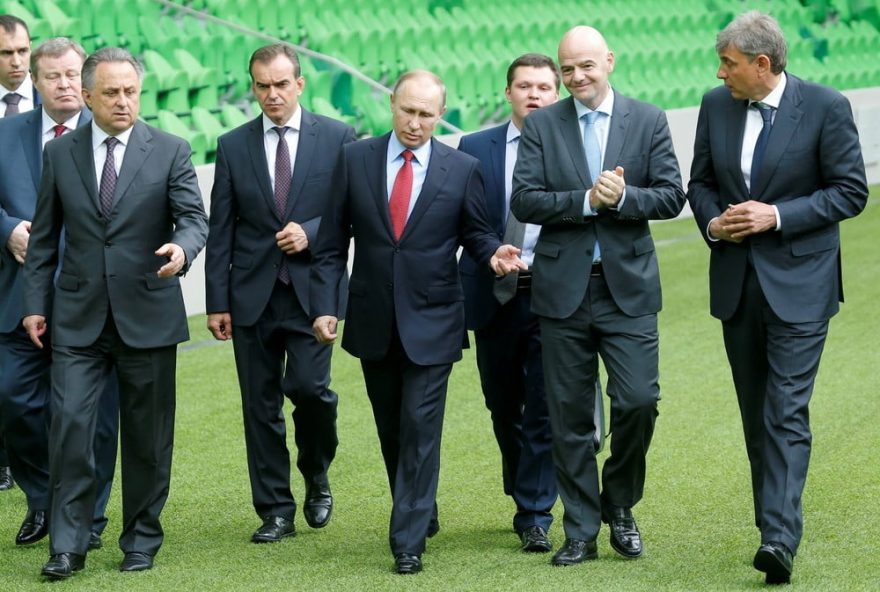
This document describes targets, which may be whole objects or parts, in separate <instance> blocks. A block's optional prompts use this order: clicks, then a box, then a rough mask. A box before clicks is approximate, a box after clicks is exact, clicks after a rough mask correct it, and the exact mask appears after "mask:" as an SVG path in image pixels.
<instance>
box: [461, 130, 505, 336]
mask: <svg viewBox="0 0 880 592" xmlns="http://www.w3.org/2000/svg"><path fill="white" fill-rule="evenodd" d="M507 126H508V124H507V123H506V122H505V123H504V124H502V125H499V126H497V127H493V128H490V129H487V130H483V131H480V132H476V133H473V134H468V135H467V136H463V137H462V138H461V140H460V141H459V144H458V149H459V150H461V151H462V152H464V153H465V154H470V155H471V156H473V157H474V158H476V159H477V160H479V161H480V164H481V165H482V167H483V168H482V170H483V185H484V187H485V192H484V198H485V200H486V214H487V215H488V217H489V224H490V225H491V226H492V230H494V231H495V235H496V236H497V237H498V239H499V240H503V239H504V229H505V227H506V223H507V203H506V200H505V196H504V179H505V177H504V160H505V156H506V154H507ZM459 266H460V269H461V285H462V287H463V288H464V311H465V321H466V324H467V328H468V329H471V330H477V329H482V328H483V327H485V326H486V325H488V324H489V322H490V321H491V320H492V319H493V318H494V316H495V313H496V312H497V311H498V309H499V308H500V307H501V304H500V303H499V302H498V300H497V299H496V298H495V295H494V294H493V292H492V287H493V286H494V284H495V281H496V280H495V274H494V273H493V272H492V269H491V268H489V267H488V266H487V265H479V264H478V263H477V262H476V261H474V258H473V257H471V256H470V255H469V254H468V253H467V251H465V252H464V253H462V255H461V258H460V259H459Z"/></svg>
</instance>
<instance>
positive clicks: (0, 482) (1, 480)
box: [0, 467, 15, 491]
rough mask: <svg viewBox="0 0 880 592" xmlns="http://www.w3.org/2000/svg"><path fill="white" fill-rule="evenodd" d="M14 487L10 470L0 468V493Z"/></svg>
mask: <svg viewBox="0 0 880 592" xmlns="http://www.w3.org/2000/svg"><path fill="white" fill-rule="evenodd" d="M13 487H15V479H13V478H12V469H10V468H9V467H0V491H5V490H7V489H12V488H13Z"/></svg>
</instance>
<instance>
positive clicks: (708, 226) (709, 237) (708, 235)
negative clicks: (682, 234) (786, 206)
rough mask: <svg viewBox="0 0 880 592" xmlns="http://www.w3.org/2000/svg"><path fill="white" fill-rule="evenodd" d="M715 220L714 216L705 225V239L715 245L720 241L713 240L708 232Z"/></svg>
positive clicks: (716, 217)
mask: <svg viewBox="0 0 880 592" xmlns="http://www.w3.org/2000/svg"><path fill="white" fill-rule="evenodd" d="M773 207H776V206H773ZM717 219H718V216H715V217H714V218H712V219H711V220H709V223H708V224H706V238H708V239H709V240H710V241H712V242H713V243H717V242H718V241H719V240H721V239H718V238H715V237H714V236H712V233H711V232H710V231H709V229H710V228H711V227H712V222H714V221H715V220H717Z"/></svg>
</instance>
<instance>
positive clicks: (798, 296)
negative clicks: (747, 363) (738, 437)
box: [688, 74, 868, 323]
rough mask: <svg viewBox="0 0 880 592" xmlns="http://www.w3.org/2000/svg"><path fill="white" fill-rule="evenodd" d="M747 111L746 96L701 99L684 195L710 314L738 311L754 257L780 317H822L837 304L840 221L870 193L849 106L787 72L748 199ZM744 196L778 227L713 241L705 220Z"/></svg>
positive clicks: (721, 92)
mask: <svg viewBox="0 0 880 592" xmlns="http://www.w3.org/2000/svg"><path fill="white" fill-rule="evenodd" d="M747 109H748V101H747V100H737V99H734V98H733V97H732V96H731V94H730V91H729V90H728V89H727V88H725V87H718V88H716V89H713V90H711V91H709V92H708V93H706V95H705V96H704V97H703V101H702V104H701V106H700V115H699V119H698V120H697V135H696V140H695V143H694V160H693V164H692V167H691V179H690V182H689V184H688V200H689V202H690V205H691V209H692V210H693V212H694V217H695V219H696V222H697V224H698V225H699V228H700V230H701V232H702V233H703V236H704V238H706V243H707V244H708V245H709V247H710V248H711V255H710V264H709V293H710V310H711V313H712V315H714V316H715V317H717V318H719V319H721V320H727V319H730V318H731V317H732V316H733V314H734V313H735V312H736V309H737V306H738V305H739V301H740V298H741V294H742V288H743V283H744V279H745V274H746V265H747V259H748V258H749V257H751V260H752V265H753V267H754V270H755V274H756V275H757V279H758V282H759V283H760V286H761V289H762V291H763V293H764V296H765V298H766V299H767V303H768V304H769V305H770V307H771V309H772V310H773V312H774V313H776V315H777V316H778V317H779V318H780V319H782V320H783V321H786V322H789V323H802V322H814V321H823V320H826V319H828V318H830V317H831V316H832V315H834V314H835V313H836V312H837V311H838V309H839V306H840V304H839V303H840V302H841V301H843V282H842V279H841V268H840V232H839V229H838V222H839V221H840V220H843V219H845V218H849V217H851V216H855V215H856V214H858V213H859V212H861V211H862V209H864V207H865V203H866V201H867V197H868V189H867V182H866V179H865V167H864V162H863V160H862V153H861V148H860V146H859V136H858V131H857V129H856V126H855V122H854V121H853V115H852V109H851V107H850V104H849V101H848V100H847V99H846V97H844V96H843V95H842V94H840V93H839V92H837V91H835V90H833V89H830V88H827V87H823V86H820V85H817V84H812V83H809V82H805V81H804V80H801V79H799V78H797V77H795V76H792V75H791V74H787V84H786V87H785V90H784V92H783V93H782V99H781V101H780V104H779V109H778V111H777V112H776V117H775V119H774V122H773V128H772V131H771V132H770V137H769V139H768V143H767V147H766V150H765V152H764V161H763V165H762V168H761V176H760V178H759V179H757V183H756V185H755V187H754V190H753V191H752V192H751V196H750V194H749V190H748V188H747V187H746V184H745V180H744V179H743V175H742V169H741V165H740V160H741V154H742V141H743V132H744V129H745V122H746V112H747ZM749 199H755V200H758V201H761V202H763V203H767V204H772V205H775V206H776V207H777V208H778V210H779V218H780V222H781V228H780V230H779V231H778V232H776V231H770V232H764V233H760V234H756V235H753V236H751V237H748V238H747V239H746V240H744V241H743V242H741V243H731V242H727V241H713V240H710V239H709V237H708V236H707V235H706V233H707V231H708V226H709V222H710V221H711V220H712V219H713V218H715V217H717V216H720V215H721V213H722V212H723V211H724V210H725V209H726V208H727V206H728V205H729V204H737V203H741V202H744V201H747V200H749Z"/></svg>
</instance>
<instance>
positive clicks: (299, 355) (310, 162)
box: [205, 43, 354, 543]
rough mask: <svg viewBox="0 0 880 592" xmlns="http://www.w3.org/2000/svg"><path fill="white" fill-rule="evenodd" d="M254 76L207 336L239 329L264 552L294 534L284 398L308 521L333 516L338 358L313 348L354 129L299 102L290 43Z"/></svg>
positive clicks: (233, 137) (216, 250)
mask: <svg viewBox="0 0 880 592" xmlns="http://www.w3.org/2000/svg"><path fill="white" fill-rule="evenodd" d="M250 73H251V79H252V81H253V84H252V88H253V92H254V95H255V96H256V97H257V100H258V101H259V102H260V107H261V108H262V110H263V113H262V115H261V116H260V117H258V118H257V119H256V120H254V121H251V122H249V123H246V124H244V125H242V126H241V127H239V128H236V129H234V130H232V131H231V132H229V133H227V134H224V135H223V136H221V137H220V139H219V140H218V142H217V166H216V169H215V173H214V188H213V190H212V192H211V217H210V232H209V234H208V246H207V250H206V254H205V257H206V259H205V261H206V263H205V266H206V269H205V271H206V274H205V275H206V282H207V310H208V328H209V329H210V330H211V332H212V333H213V334H214V337H215V338H216V339H219V340H226V339H230V338H231V337H232V336H233V328H234V334H235V339H234V340H233V342H232V344H233V347H234V350H235V362H236V366H237V369H238V380H239V386H240V388H241V399H242V412H243V414H244V427H245V444H246V447H247V457H248V470H249V473H250V481H251V492H252V496H253V503H254V508H255V509H256V511H257V515H259V516H260V518H261V519H262V520H263V524H262V526H260V527H259V528H258V529H257V531H256V532H255V533H254V534H253V536H252V537H251V540H252V541H253V542H255V543H265V542H275V541H279V540H281V538H282V537H286V536H293V535H295V534H296V529H295V527H294V520H293V519H294V514H295V512H296V502H295V501H294V497H293V494H292V493H291V489H290V456H289V453H288V451H287V443H286V438H285V424H284V414H283V409H282V407H283V403H284V397H285V396H287V397H288V398H289V399H290V401H291V402H292V403H293V405H294V411H293V421H294V425H295V429H296V432H295V433H296V445H297V449H298V455H297V466H298V468H299V470H300V472H301V473H302V476H303V479H304V480H305V490H306V495H305V503H304V505H303V514H304V516H305V519H306V522H307V523H308V525H309V526H311V527H312V528H321V527H323V526H325V525H326V524H327V522H328V521H329V520H330V515H331V512H332V509H333V498H332V496H331V492H330V484H329V481H328V479H327V469H328V468H329V467H330V462H331V461H332V460H333V457H334V455H335V453H336V445H337V438H336V405H337V396H336V393H334V392H333V391H332V390H330V388H329V384H330V353H331V350H330V348H327V347H323V346H321V344H319V343H317V342H316V341H315V338H314V335H313V334H312V324H311V321H310V320H309V264H310V262H311V258H312V246H313V245H314V244H315V239H316V235H317V233H318V226H319V225H320V223H321V213H322V211H323V209H324V207H325V205H326V203H327V201H328V200H329V187H330V175H331V172H332V169H333V165H334V164H335V162H336V158H337V156H338V155H339V152H340V151H341V149H342V145H343V144H345V143H347V142H350V141H352V140H354V130H353V129H352V128H351V127H349V126H347V125H344V124H342V123H340V122H338V121H334V120H332V119H328V118H326V117H322V116H320V115H314V114H312V113H309V112H308V111H306V110H305V109H303V108H302V107H301V106H300V105H299V96H300V94H301V93H302V91H303V87H304V85H305V81H304V80H303V78H302V76H301V75H300V65H299V58H298V57H297V55H296V52H295V51H294V50H293V48H292V47H290V46H289V45H287V44H282V43H279V44H275V45H269V46H266V47H263V48H260V49H258V50H257V51H255V52H254V54H253V55H252V56H251V60H250ZM344 280H345V277H344V276H343V278H341V279H340V281H344ZM343 288H344V286H343ZM343 294H344V293H343Z"/></svg>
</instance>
